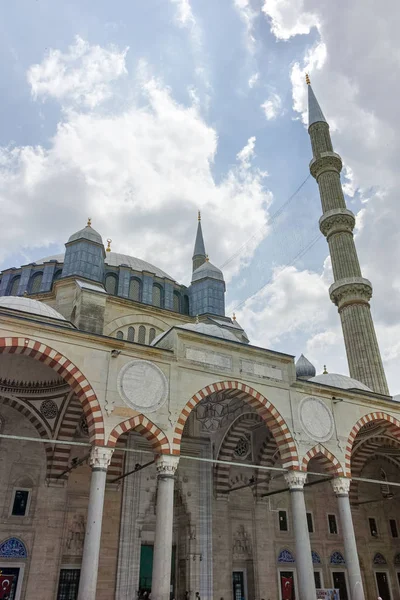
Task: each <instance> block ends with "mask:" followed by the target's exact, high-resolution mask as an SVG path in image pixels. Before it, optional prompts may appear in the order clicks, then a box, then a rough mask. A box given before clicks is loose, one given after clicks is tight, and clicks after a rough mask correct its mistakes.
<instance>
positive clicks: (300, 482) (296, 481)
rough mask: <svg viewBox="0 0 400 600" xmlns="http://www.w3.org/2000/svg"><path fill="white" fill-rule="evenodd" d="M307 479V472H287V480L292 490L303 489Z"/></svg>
mask: <svg viewBox="0 0 400 600" xmlns="http://www.w3.org/2000/svg"><path fill="white" fill-rule="evenodd" d="M306 479H307V473H305V472H304V471H288V472H287V473H285V480H286V483H287V485H288V487H289V488H290V490H291V491H292V490H302V489H303V487H304V484H305V482H306Z"/></svg>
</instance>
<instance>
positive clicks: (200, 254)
mask: <svg viewBox="0 0 400 600" xmlns="http://www.w3.org/2000/svg"><path fill="white" fill-rule="evenodd" d="M206 259H207V255H206V249H205V246H204V239H203V231H202V229H201V214H200V211H199V212H198V225H197V234H196V241H195V243H194V250H193V258H192V260H193V271H195V270H196V269H198V268H199V267H201V265H203V264H204V263H205V262H206Z"/></svg>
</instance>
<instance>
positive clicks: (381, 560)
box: [373, 552, 387, 565]
mask: <svg viewBox="0 0 400 600" xmlns="http://www.w3.org/2000/svg"><path fill="white" fill-rule="evenodd" d="M373 563H374V565H387V562H386V558H385V557H384V556H383V554H381V553H380V552H377V553H376V554H375V556H374V560H373Z"/></svg>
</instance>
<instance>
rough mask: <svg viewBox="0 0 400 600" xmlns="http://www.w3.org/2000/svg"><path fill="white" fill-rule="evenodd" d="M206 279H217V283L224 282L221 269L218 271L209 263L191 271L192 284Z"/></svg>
mask: <svg viewBox="0 0 400 600" xmlns="http://www.w3.org/2000/svg"><path fill="white" fill-rule="evenodd" d="M206 277H210V279H218V280H219V281H224V276H223V274H222V271H221V269H218V267H216V266H215V265H213V264H212V263H210V262H209V261H206V262H205V263H203V264H202V265H201V266H200V267H199V268H198V269H196V270H195V271H193V275H192V283H193V282H194V281H199V280H200V279H205V278H206Z"/></svg>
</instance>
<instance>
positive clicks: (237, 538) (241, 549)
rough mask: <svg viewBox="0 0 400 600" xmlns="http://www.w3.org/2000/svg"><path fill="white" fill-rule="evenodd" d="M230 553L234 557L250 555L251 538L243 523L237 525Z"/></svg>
mask: <svg viewBox="0 0 400 600" xmlns="http://www.w3.org/2000/svg"><path fill="white" fill-rule="evenodd" d="M232 553H233V556H234V558H243V557H246V558H247V557H249V556H251V553H252V549H251V540H250V536H249V534H248V533H247V531H246V530H245V528H244V525H239V527H238V528H237V530H236V533H235V535H234V537H233V547H232Z"/></svg>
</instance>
